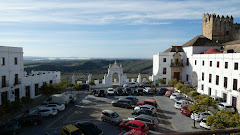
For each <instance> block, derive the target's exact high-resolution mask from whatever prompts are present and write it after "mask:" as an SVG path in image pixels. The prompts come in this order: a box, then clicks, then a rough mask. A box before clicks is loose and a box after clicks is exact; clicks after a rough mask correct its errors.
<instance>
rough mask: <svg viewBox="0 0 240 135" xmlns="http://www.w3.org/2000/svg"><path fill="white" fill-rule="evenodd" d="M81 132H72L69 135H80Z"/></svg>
mask: <svg viewBox="0 0 240 135" xmlns="http://www.w3.org/2000/svg"><path fill="white" fill-rule="evenodd" d="M81 134H82V132H81V131H80V130H76V131H73V132H72V133H71V135H81Z"/></svg>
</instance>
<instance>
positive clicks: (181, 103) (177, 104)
mask: <svg viewBox="0 0 240 135" xmlns="http://www.w3.org/2000/svg"><path fill="white" fill-rule="evenodd" d="M192 103H193V102H191V101H188V100H179V101H177V102H175V104H174V107H175V108H176V109H181V108H182V107H183V106H185V105H188V104H192Z"/></svg>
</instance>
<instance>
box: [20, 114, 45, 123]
mask: <svg viewBox="0 0 240 135" xmlns="http://www.w3.org/2000/svg"><path fill="white" fill-rule="evenodd" d="M17 121H18V122H19V124H21V125H22V126H23V125H39V124H40V123H41V122H42V116H41V115H40V114H28V115H24V116H22V117H20V118H18V119H17Z"/></svg>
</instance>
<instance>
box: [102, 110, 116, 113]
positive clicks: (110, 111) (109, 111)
mask: <svg viewBox="0 0 240 135" xmlns="http://www.w3.org/2000/svg"><path fill="white" fill-rule="evenodd" d="M102 112H107V113H115V112H114V111H112V110H103V111H102Z"/></svg>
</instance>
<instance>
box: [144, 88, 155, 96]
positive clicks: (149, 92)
mask: <svg viewBox="0 0 240 135" xmlns="http://www.w3.org/2000/svg"><path fill="white" fill-rule="evenodd" d="M143 92H144V93H147V94H153V89H152V88H150V87H145V88H144V89H143Z"/></svg>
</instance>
